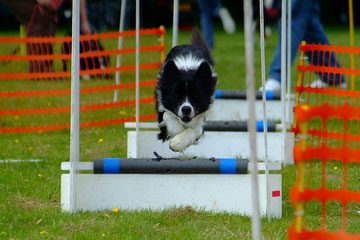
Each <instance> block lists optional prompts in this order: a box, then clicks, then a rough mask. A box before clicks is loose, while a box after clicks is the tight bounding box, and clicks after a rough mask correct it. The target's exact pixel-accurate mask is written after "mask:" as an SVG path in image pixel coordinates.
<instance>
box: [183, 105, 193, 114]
mask: <svg viewBox="0 0 360 240" xmlns="http://www.w3.org/2000/svg"><path fill="white" fill-rule="evenodd" d="M181 112H182V114H184V115H185V116H188V115H190V113H191V107H190V106H183V107H182V108H181Z"/></svg>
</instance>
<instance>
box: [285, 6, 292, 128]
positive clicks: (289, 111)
mask: <svg viewBox="0 0 360 240" xmlns="http://www.w3.org/2000/svg"><path fill="white" fill-rule="evenodd" d="M287 15H288V17H287V81H286V84H287V95H286V96H287V97H286V103H287V106H288V108H287V117H286V123H287V124H286V126H290V125H291V120H292V109H291V105H290V101H291V98H290V97H291V48H292V45H291V34H292V30H291V28H292V21H291V18H292V4H291V0H289V2H288V6H287Z"/></svg>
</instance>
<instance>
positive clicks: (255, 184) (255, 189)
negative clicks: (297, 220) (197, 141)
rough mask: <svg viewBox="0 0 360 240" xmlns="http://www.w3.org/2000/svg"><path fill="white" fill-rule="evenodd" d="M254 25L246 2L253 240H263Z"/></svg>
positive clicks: (248, 1) (249, 5) (245, 21)
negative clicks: (257, 136) (257, 138)
mask: <svg viewBox="0 0 360 240" xmlns="http://www.w3.org/2000/svg"><path fill="white" fill-rule="evenodd" d="M252 26H253V24H252V1H251V0H244V29H245V57H246V86H247V92H246V93H247V94H246V95H247V99H248V104H249V107H248V109H249V122H248V130H249V142H250V159H251V161H252V169H251V185H252V187H251V190H252V191H251V194H252V195H251V196H252V203H253V205H252V206H253V209H252V217H251V219H252V221H251V229H252V239H254V240H260V239H261V221H260V202H259V180H258V170H257V156H256V154H257V150H256V123H255V119H256V118H255V69H254V68H255V66H254V40H253V27H252Z"/></svg>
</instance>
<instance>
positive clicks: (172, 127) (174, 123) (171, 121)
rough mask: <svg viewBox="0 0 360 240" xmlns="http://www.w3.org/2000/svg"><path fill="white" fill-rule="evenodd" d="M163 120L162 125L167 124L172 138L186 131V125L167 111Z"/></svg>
mask: <svg viewBox="0 0 360 240" xmlns="http://www.w3.org/2000/svg"><path fill="white" fill-rule="evenodd" d="M163 119H164V120H163V122H161V123H160V127H162V126H166V128H167V131H168V134H169V136H170V138H172V137H174V136H176V135H178V134H180V133H181V132H182V131H184V129H185V127H184V126H183V125H182V124H181V123H180V122H179V120H178V119H177V118H176V117H174V116H172V115H171V114H169V113H167V112H165V113H164V115H163Z"/></svg>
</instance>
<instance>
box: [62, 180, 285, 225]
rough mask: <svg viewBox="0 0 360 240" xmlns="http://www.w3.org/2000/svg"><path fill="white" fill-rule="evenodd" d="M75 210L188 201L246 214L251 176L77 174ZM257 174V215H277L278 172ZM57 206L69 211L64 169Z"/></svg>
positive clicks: (161, 207)
mask: <svg viewBox="0 0 360 240" xmlns="http://www.w3.org/2000/svg"><path fill="white" fill-rule="evenodd" d="M76 178H77V179H76V184H77V185H76V189H77V192H76V206H77V210H82V211H99V210H112V209H113V208H115V207H117V208H119V209H120V210H145V209H150V210H154V211H162V210H166V209H171V208H176V207H185V206H191V207H192V208H194V209H196V210H204V211H211V212H228V213H234V214H241V215H249V216H250V215H251V214H252V200H251V182H250V181H251V175H248V174H246V175H224V174H222V175H217V174H77V175H76ZM269 184H270V187H269V191H270V192H269V196H270V197H269V205H267V197H266V196H267V192H266V179H265V175H264V174H259V192H260V210H261V214H262V216H265V214H266V210H267V209H266V208H267V206H269V209H268V210H269V214H270V216H271V217H273V218H281V215H282V206H281V203H282V200H281V199H282V188H281V186H282V185H281V175H280V174H270V175H269ZM61 209H62V210H63V211H69V210H70V174H62V175H61Z"/></svg>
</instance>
